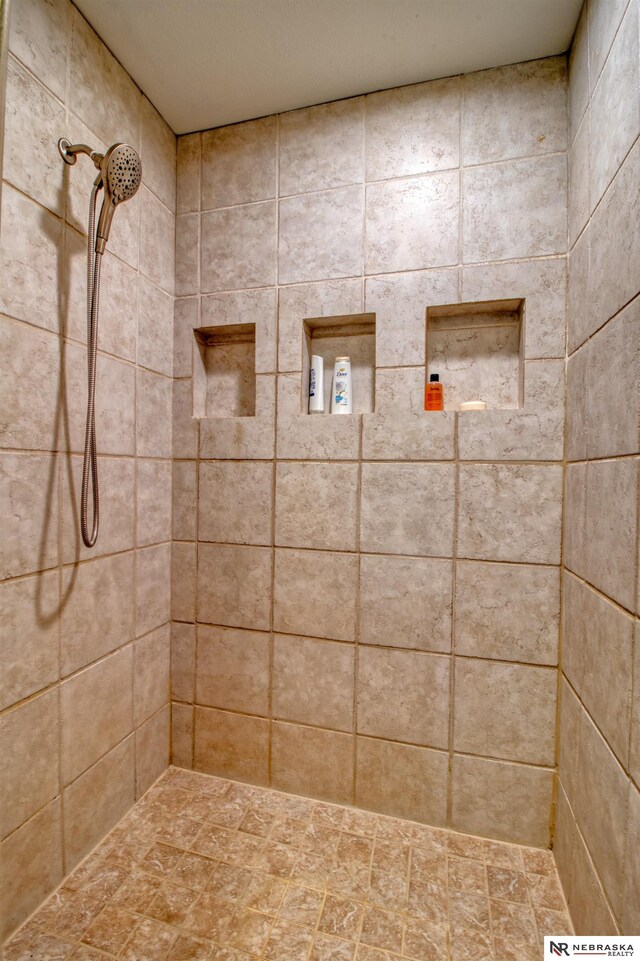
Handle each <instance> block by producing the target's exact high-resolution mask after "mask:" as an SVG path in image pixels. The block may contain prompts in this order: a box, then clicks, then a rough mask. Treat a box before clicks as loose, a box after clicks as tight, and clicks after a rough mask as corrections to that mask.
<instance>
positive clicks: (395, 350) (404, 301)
mask: <svg viewBox="0 0 640 961" xmlns="http://www.w3.org/2000/svg"><path fill="white" fill-rule="evenodd" d="M406 89H407V88H406V87H403V88H402V90H406ZM457 300H458V270H457V269H455V268H452V269H448V270H424V271H423V270H420V271H411V272H409V273H402V274H389V275H385V276H382V277H368V278H367V279H366V281H365V310H366V311H368V312H371V313H375V315H376V364H377V366H379V367H395V366H399V367H401V366H405V365H409V364H424V362H425V340H426V309H427V307H432V306H435V305H436V304H453V303H455V302H456V301H457Z"/></svg>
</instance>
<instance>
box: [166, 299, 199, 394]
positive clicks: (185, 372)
mask: <svg viewBox="0 0 640 961" xmlns="http://www.w3.org/2000/svg"><path fill="white" fill-rule="evenodd" d="M199 315H200V298H199V297H179V298H177V299H176V300H175V301H174V307H173V334H172V337H173V376H174V377H191V376H192V374H193V352H194V348H195V338H194V333H193V332H194V330H195V329H196V328H198V327H199V326H200V321H199Z"/></svg>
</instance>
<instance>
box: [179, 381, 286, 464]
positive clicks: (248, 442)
mask: <svg viewBox="0 0 640 961" xmlns="http://www.w3.org/2000/svg"><path fill="white" fill-rule="evenodd" d="M275 419H276V378H275V377H274V376H273V375H272V374H258V375H257V377H256V414H255V417H208V418H204V419H202V420H200V421H199V422H198V423H199V428H200V457H204V458H220V459H221V460H271V458H272V457H273V454H274V448H275V431H274V428H275Z"/></svg>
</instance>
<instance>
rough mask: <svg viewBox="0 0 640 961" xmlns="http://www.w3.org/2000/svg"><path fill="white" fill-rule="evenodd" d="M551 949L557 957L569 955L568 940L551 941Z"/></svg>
mask: <svg viewBox="0 0 640 961" xmlns="http://www.w3.org/2000/svg"><path fill="white" fill-rule="evenodd" d="M549 950H550V951H551V954H553V955H556V957H562V956H563V955H564V957H566V958H568V957H569V945H568V944H567V942H566V941H551V942H550V943H549Z"/></svg>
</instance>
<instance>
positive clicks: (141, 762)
mask: <svg viewBox="0 0 640 961" xmlns="http://www.w3.org/2000/svg"><path fill="white" fill-rule="evenodd" d="M170 728H171V712H170V707H169V704H164V705H163V706H162V707H161V708H160V710H158V711H156V713H155V714H154V715H153V716H152V717H150V718H149V719H148V720H147V721H145V722H144V724H142V725H141V726H140V727H139V728H138V730H137V731H136V733H135V739H136V798H139V797H142V795H143V794H144V793H145V791H147V790H148V789H149V788H150V787H151V785H152V784H153V783H154V781H157V780H158V778H159V777H160V775H161V774H162V773H163V771H166V769H167V765H168V764H169V757H170V754H169V752H170V738H171V730H170Z"/></svg>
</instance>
